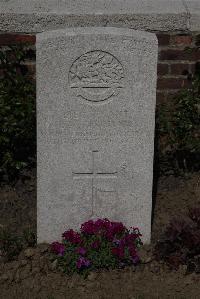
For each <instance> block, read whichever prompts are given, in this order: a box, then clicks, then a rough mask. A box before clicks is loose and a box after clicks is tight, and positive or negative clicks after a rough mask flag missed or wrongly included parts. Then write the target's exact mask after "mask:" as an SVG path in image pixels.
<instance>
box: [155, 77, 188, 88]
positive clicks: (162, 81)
mask: <svg viewBox="0 0 200 299" xmlns="http://www.w3.org/2000/svg"><path fill="white" fill-rule="evenodd" d="M188 87H191V82H190V81H188V80H187V79H181V78H158V80H157V89H158V90H164V89H181V88H188Z"/></svg>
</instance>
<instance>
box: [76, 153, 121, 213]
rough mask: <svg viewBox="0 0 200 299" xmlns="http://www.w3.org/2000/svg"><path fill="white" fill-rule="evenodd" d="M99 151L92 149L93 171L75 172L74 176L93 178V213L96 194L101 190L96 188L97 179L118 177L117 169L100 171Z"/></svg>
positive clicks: (77, 177)
mask: <svg viewBox="0 0 200 299" xmlns="http://www.w3.org/2000/svg"><path fill="white" fill-rule="evenodd" d="M97 153H98V151H92V171H91V172H73V177H74V178H75V179H82V178H86V179H91V181H92V215H93V209H94V200H95V196H96V193H97V192H96V191H100V190H99V189H98V190H96V188H95V183H94V182H95V180H96V179H116V178H117V175H116V174H117V171H115V172H99V171H98V170H97V168H96V163H95V162H96V154H97ZM106 192H114V191H113V190H107V191H106Z"/></svg>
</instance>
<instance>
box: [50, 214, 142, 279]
mask: <svg viewBox="0 0 200 299" xmlns="http://www.w3.org/2000/svg"><path fill="white" fill-rule="evenodd" d="M140 236H141V234H140V232H139V230H138V228H132V229H131V230H128V229H127V228H126V227H125V226H124V225H123V224H122V223H121V222H114V221H109V220H108V219H97V220H89V221H87V222H85V223H83V224H82V225H81V229H80V233H79V232H76V231H74V230H73V229H69V230H67V231H65V232H64V233H63V235H62V243H59V242H53V243H52V244H51V249H52V252H53V253H54V254H55V255H56V257H57V259H58V261H59V264H60V266H61V267H62V268H63V270H64V272H66V273H72V272H79V273H81V272H83V271H86V270H89V269H90V270H95V269H99V268H105V267H106V268H109V267H110V268H117V267H119V266H121V265H131V264H134V265H135V264H137V263H138V262H139V256H138V254H137V248H138V247H139V246H140V245H142V242H141V239H140Z"/></svg>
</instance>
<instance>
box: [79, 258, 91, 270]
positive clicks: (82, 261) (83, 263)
mask: <svg viewBox="0 0 200 299" xmlns="http://www.w3.org/2000/svg"><path fill="white" fill-rule="evenodd" d="M90 264H91V263H90V261H89V260H88V259H86V258H84V257H79V259H78V261H77V262H76V267H77V268H78V269H81V268H83V267H86V268H87V267H89V266H90Z"/></svg>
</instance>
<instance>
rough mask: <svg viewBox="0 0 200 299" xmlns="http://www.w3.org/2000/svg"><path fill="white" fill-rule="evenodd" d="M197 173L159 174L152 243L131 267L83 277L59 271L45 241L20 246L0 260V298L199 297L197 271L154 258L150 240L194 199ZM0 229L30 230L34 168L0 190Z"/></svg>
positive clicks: (198, 180) (32, 224)
mask: <svg viewBox="0 0 200 299" xmlns="http://www.w3.org/2000/svg"><path fill="white" fill-rule="evenodd" d="M199 194H200V174H198V173H195V174H190V175H189V176H188V177H187V178H185V177H184V178H182V177H174V176H168V177H161V178H160V179H159V180H158V183H157V194H156V197H155V198H154V213H153V225H152V244H151V245H149V246H144V248H143V249H142V250H141V252H140V255H141V257H142V261H143V262H142V263H141V264H140V265H139V266H137V267H126V268H125V269H120V270H112V271H99V272H92V273H91V274H90V275H89V276H88V278H87V279H83V278H82V277H81V276H79V275H77V274H76V275H73V276H72V277H69V276H66V275H64V274H62V273H61V272H59V271H58V270H57V268H56V264H55V262H52V260H51V259H50V258H49V256H50V253H49V246H48V244H40V245H38V246H37V247H36V248H27V249H25V250H23V251H22V252H21V253H20V255H19V257H18V258H17V259H16V260H14V261H12V262H5V261H4V260H3V259H0V299H9V298H12V299H18V298H20V299H23V298H25V299H28V298H31V299H40V298H42V299H43V298H45V299H60V298H63V299H64V298H69V299H71V298H74V299H77V298H80V299H82V298H83V299H86V298H87V299H90V298H91V299H97V298H98V299H104V298H105V299H107V298H108V299H109V298H114V299H118V298H123V299H136V298H137V299H143V298H148V299H149V298H182V299H183V298H200V274H194V273H193V274H186V268H185V266H181V267H179V269H178V270H177V271H172V270H170V269H169V268H168V267H167V266H166V265H164V264H162V263H160V262H157V261H155V260H154V257H153V254H152V251H153V245H154V243H155V242H156V240H158V239H159V238H160V236H161V234H162V232H163V231H164V229H165V227H166V225H167V223H168V222H169V221H170V220H171V219H172V218H173V217H180V216H182V215H185V214H186V213H187V209H188V207H192V206H195V205H196V204H198V203H200V197H199ZM0 228H4V229H6V228H7V229H9V230H10V231H12V232H13V233H15V234H19V235H20V234H21V233H22V232H23V231H24V230H25V229H30V230H32V231H36V179H35V170H32V171H31V172H27V173H25V174H24V175H23V176H22V177H20V179H19V180H18V182H17V183H16V184H15V185H13V186H8V185H4V186H2V187H1V189H0Z"/></svg>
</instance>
